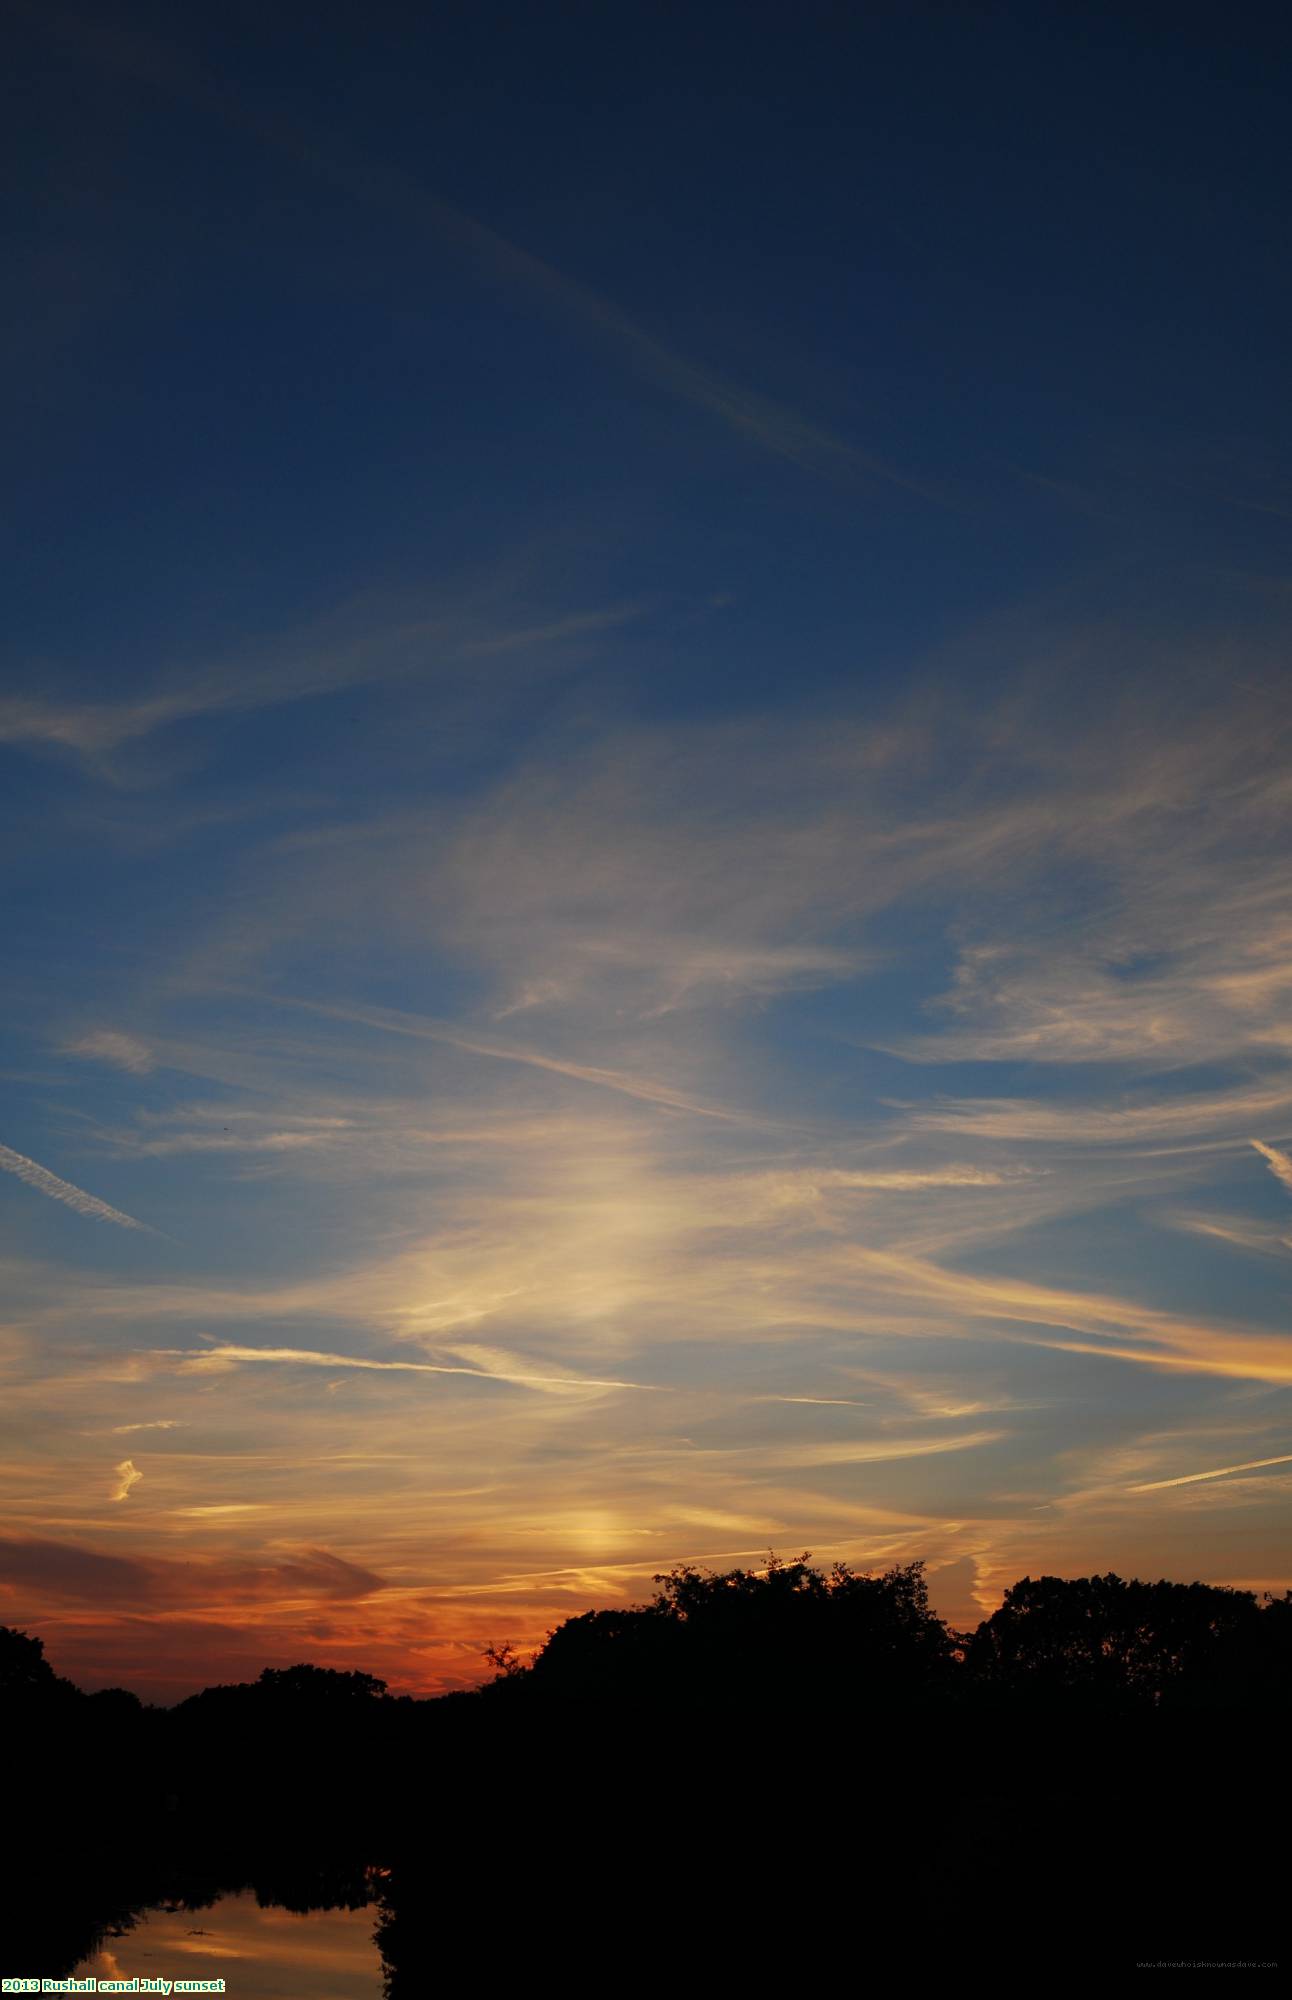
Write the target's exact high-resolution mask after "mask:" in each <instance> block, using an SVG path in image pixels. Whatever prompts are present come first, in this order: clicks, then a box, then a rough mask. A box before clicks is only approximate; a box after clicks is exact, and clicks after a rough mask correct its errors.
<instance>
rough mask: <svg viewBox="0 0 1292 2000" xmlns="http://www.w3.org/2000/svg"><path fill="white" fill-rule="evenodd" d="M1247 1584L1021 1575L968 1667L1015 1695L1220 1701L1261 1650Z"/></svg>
mask: <svg viewBox="0 0 1292 2000" xmlns="http://www.w3.org/2000/svg"><path fill="white" fill-rule="evenodd" d="M1268 1616H1269V1613H1268V1612H1267V1613H1262V1612H1261V1611H1260V1608H1259V1607H1258V1605H1257V1602H1256V1599H1255V1597H1254V1596H1253V1594H1252V1593H1251V1592H1250V1591H1246V1590H1230V1589H1225V1588H1221V1587H1219V1586H1216V1585H1212V1584H1204V1583H1188V1584H1185V1583H1167V1582H1158V1583H1143V1582H1140V1581H1138V1580H1134V1581H1130V1582H1127V1581H1125V1580H1124V1579H1123V1578H1121V1577H1119V1576H1114V1575H1112V1574H1109V1575H1107V1576H1085V1577H1068V1578H1065V1577H1057V1576H1043V1577H1038V1578H1036V1579H1035V1580H1033V1579H1032V1578H1031V1577H1024V1578H1023V1579H1022V1581H1021V1582H1020V1583H1016V1584H1015V1585H1014V1586H1013V1587H1012V1589H1010V1590H1008V1591H1007V1592H1006V1593H1005V1600H1004V1602H1003V1604H1002V1605H1001V1607H1000V1609H999V1611H997V1612H995V1613H994V1614H993V1615H992V1617H990V1618H989V1619H987V1620H986V1621H985V1622H984V1623H983V1624H982V1625H980V1626H979V1628H978V1630H977V1632H976V1633H975V1634H974V1636H973V1638H972V1640H971V1641H970V1643H969V1647H968V1651H967V1656H966V1664H967V1666H968V1670H969V1673H970V1676H971V1677H972V1679H973V1680H974V1681H975V1682H976V1683H977V1684H978V1685H979V1686H981V1687H983V1688H984V1689H988V1690H993V1691H995V1692H996V1693H998V1694H1000V1695H1007V1696H1008V1697H1009V1699H1010V1700H1011V1701H1019V1700H1022V1701H1026V1702H1028V1703H1030V1704H1037V1703H1042V1704H1053V1703H1054V1702H1056V1701H1064V1702H1067V1703H1073V1702H1076V1703H1079V1704H1081V1705H1085V1706H1093V1707H1098V1708H1105V1709H1114V1708H1125V1707H1131V1708H1135V1707H1156V1706H1158V1705H1160V1704H1161V1703H1163V1702H1179V1701H1181V1700H1187V1699H1189V1698H1193V1699H1199V1700H1207V1699H1219V1698H1222V1696H1223V1694H1224V1690H1225V1687H1226V1684H1227V1683H1231V1682H1234V1681H1235V1680H1237V1681H1244V1682H1245V1681H1246V1680H1247V1679H1248V1678H1249V1668H1250V1663H1251V1662H1252V1660H1253V1659H1254V1658H1255V1657H1256V1656H1257V1655H1258V1654H1259V1653H1260V1650H1261V1649H1260V1639H1261V1633H1260V1631H1259V1629H1258V1628H1260V1627H1261V1626H1262V1625H1263V1624H1264V1620H1265V1618H1267V1617H1268Z"/></svg>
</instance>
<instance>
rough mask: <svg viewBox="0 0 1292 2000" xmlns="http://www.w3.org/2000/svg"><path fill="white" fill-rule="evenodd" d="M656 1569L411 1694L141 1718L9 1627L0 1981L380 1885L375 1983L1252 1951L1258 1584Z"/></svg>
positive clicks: (1258, 1959)
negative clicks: (975, 1625) (620, 1595)
mask: <svg viewBox="0 0 1292 2000" xmlns="http://www.w3.org/2000/svg"><path fill="white" fill-rule="evenodd" d="M662 1581H663V1582H664V1585H665V1588H664V1589H663V1591H662V1592H661V1593H660V1597H659V1599H657V1600H656V1603H655V1604H654V1605H653V1606H648V1607H643V1608H642V1609H641V1611H640V1612H617V1613H590V1614H587V1615H586V1617H585V1618H584V1619H581V1620H570V1621H568V1623H567V1625H566V1626H563V1627H561V1628H559V1630H558V1632H557V1633H556V1634H554V1635H553V1638H552V1639H551V1640H550V1641H549V1643H548V1646H547V1647H546V1648H545V1649H544V1651H543V1652H542V1653H540V1655H539V1656H538V1659H537V1660H536V1661H535V1663H534V1665H533V1667H532V1668H531V1669H529V1670H525V1671H519V1672H518V1671H516V1670H515V1669H514V1667H513V1666H512V1663H511V1662H510V1661H509V1660H507V1659H506V1658H504V1659H503V1661H502V1662H501V1667H502V1671H501V1672H500V1677H499V1678H498V1679H497V1680H496V1681H495V1682H494V1683H493V1684H492V1685H490V1686H489V1687H487V1688H485V1689H483V1690H481V1692H480V1693H479V1694H476V1695H466V1696H449V1697H445V1698H442V1699H440V1700H431V1701H410V1700H394V1699H392V1698H391V1697H389V1696H387V1695H386V1694H385V1693H384V1692H383V1691H382V1689H381V1684H380V1683H379V1682H375V1681H372V1680H370V1679H369V1678H368V1677H367V1676H364V1675H359V1674H355V1675H334V1674H328V1673H324V1672H321V1671H320V1670H317V1669H309V1668H301V1669H294V1670H289V1671H288V1672H287V1673H285V1674H281V1675H276V1676H275V1675H266V1676H264V1677H262V1680H261V1681H260V1682H257V1683H255V1684H253V1685H251V1686H247V1687H240V1688H232V1689H213V1690H208V1691H207V1693H206V1694H205V1695H203V1696H199V1697H196V1698H195V1699H194V1701H192V1702H188V1703H185V1704H182V1705H181V1707H180V1708H178V1709H175V1710H171V1711H160V1710H147V1709H143V1708H141V1707H140V1706H139V1704H138V1703H136V1702H134V1700H133V1698H132V1697H129V1696H124V1695H118V1694H113V1695H111V1696H94V1697H86V1696H82V1695H79V1694H77V1693H76V1692H75V1691H74V1690H72V1691H70V1692H67V1691H65V1690H66V1684H62V1688H61V1690H60V1687H59V1685H58V1684H55V1685H52V1686H51V1683H52V1682H53V1676H52V1675H48V1669H44V1675H45V1676H48V1678H47V1679H46V1678H44V1677H43V1676H42V1674H41V1673H40V1672H37V1671H35V1670H34V1669H33V1670H32V1672H31V1673H30V1674H29V1675H28V1677H27V1681H26V1683H25V1684H23V1682H22V1679H21V1676H19V1675H16V1674H15V1672H14V1671H13V1663H14V1659H15V1649H14V1647H13V1646H11V1647H10V1649H9V1655H8V1657H9V1661H10V1669H11V1670H10V1672H9V1675H8V1678H7V1681H6V1683H5V1694H4V1717H3V1723H4V1753H5V1760H6V1765H5V1804H6V1808H7V1819H8V1827H7V1831H8V1833H9V1835H10V1842H11V1851H12V1853H13V1854H14V1857H15V1858H14V1862H13V1864H12V1866H11V1868H10V1871H9V1874H8V1877H7V1879H6V1882H5V1885H4V1904H5V1910H6V1920H5V1925H4V1931H3V1947H2V1949H0V1957H2V1958H3V1964H2V1965H0V1972H3V1974H4V1975H5V1976H6V1977H13V1976H15V1975H24V1974H26V1975H28V1976H30V1975H36V1974H41V1975H46V1976H48V1975H54V1974H60V1975H61V1974H66V1973H68V1972H70V1971H71V1970H72V1969H73V1967H74V1966H75V1965H76V1964H77V1962H78V1961H79V1960H80V1959H82V1958H83V1957H84V1956H86V1955H87V1954H88V1953H89V1952H90V1951H92V1950H93V1949H95V1948H96V1946H97V1945H98V1944H99V1943H101V1942H102V1941H103V1939H104V1938H105V1937H106V1936H110V1935H112V1934H113V1933H118V1934H119V1933H122V1932H124V1933H125V1934H126V1935H128V1931H129V1926H130V1923H131V1920H132V1917H133V1916H134V1915H136V1914H137V1913H138V1912H139V1911H140V1910H141V1909H143V1908H145V1907H148V1906H150V1905H156V1904H158V1903H161V1902H166V1901H174V1902H178V1903H182V1904H184V1905H186V1906H188V1907H193V1908H200V1907H202V1906H203V1905H204V1904H209V1903H211V1902H213V1901H215V1900H216V1899H217V1898H218V1897H219V1896H221V1895H223V1894H227V1893H229V1892H231V1891H233V1890H237V1889H240V1888H243V1887H246V1886H250V1887H252V1888H254V1890H255V1891H256V1893H257V1895H258V1896H259V1897H260V1899H261V1900H262V1901H264V1902H274V1903H279V1904H283V1905H285V1906H286V1907H288V1908H291V1909H309V1908H320V1907H337V1906H346V1907H351V1908H354V1907H359V1906H360V1905H362V1904H364V1903H365V1902H367V1901H368V1900H369V1899H370V1898H375V1899H376V1908H375V1910H374V1923H375V1924H376V1926H377V1936H378V1942H379V1945H380V1949H381V1953H382V1958H383V1963H384V1968H385V1975H386V1984H387V1992H388V1994H389V1996H390V2000H409V1996H412V1995H417V1996H419V2000H420V1996H423V1995H426V1994H429V1993H430V1992H431V1991H432V1988H433V1985H442V1984H443V1983H444V1982H445V1980H446V1979H450V1980H452V1982H453V1984H454V1985H455V1986H457V1985H459V1984H460V1983H461V1982H462V1981H464V1980H466V1981H469V1982H471V1983H473V1984H474V1983H485V1982H490V1983H492V1982H493V1981H495V1980H497V1979H500V1978H502V1979H515V1980H519V1979H521V1978H524V1979H526V1980H527V1981H529V1980H533V1979H542V1980H544V1981H553V1980H554V1981H555V1982H556V1983H557V1985H558V1986H559V1987H561V1988H567V1987H572V1988H575V1989H577V1990H583V1989H585V1988H589V1987H591V1986H593V1985H597V1986H601V1985H603V1984H612V1983H613V1984H614V1985H619V1984H621V1983H624V1982H627V1981H631V1982H632V1983H633V1984H634V1985H640V1984H644V1985H646V1986H647V1987H648V1988H651V1987H654V1986H656V1985H658V1986H659V1987H661V1988H669V1987H673V1986H674V1985H676V1984H677V1983H678V1982H680V1981H684V1982H686V1983H687V1984H690V1983H692V1982H697V1981H704V1982H706V1983H707V1982H709V1981H716V1982H725V1983H731V1982H734V1981H736V1980H740V1981H742V1982H743V1981H752V1980H757V1981H758V1982H759V1984H760V1986H769V1985H772V1986H779V1985H781V1984H782V1982H784V1983H786V1984H787V1985H788V1986H790V1987H791V1989H795V1990H797V1989H800V1988H807V1989H810V1988H813V1987H816V1986H817V1985H818V1984H819V1985H821V1986H825V1985H827V1984H829V1985H833V1984H834V1983H835V1981H836V1979H837V1978H838V1977H839V1976H840V1972H839V1961H840V1959H841V1958H842V1960H843V1966H842V1976H844V1977H847V1978H850V1979H855V1978H863V1977H865V1976H866V1975H867V1974H875V1973H884V1972H889V1971H891V1972H893V1973H894V1974H896V1975H898V1976H902V1975H911V1976H917V1977H918V1976H921V1975H924V1974H929V1975H931V1974H936V1975H940V1976H943V1977H945V1976H948V1975H951V1976H955V1975H958V1974H967V1973H969V1972H977V1973H981V1974H985V1975H988V1976H991V1975H993V1974H995V1975H1000V1974H1004V1975H1005V1976H1006V1977H1008V1978H1009V1979H1010V1980H1011V1981H1014V1980H1023V1981H1027V1982H1028V1983H1029V1984H1030V1983H1031V1982H1032V1981H1033V1980H1035V1981H1037V1982H1045V1981H1048V1980H1050V1979H1052V1978H1054V1977H1055V1976H1057V1977H1058V1978H1060V1979H1066V1978H1067V1977H1069V1976H1071V1975H1073V1974H1079V1973H1082V1972H1087V1973H1095V1974H1107V1973H1109V1972H1117V1971H1121V1970H1125V1971H1127V1972H1131V1971H1134V1970H1135V1968H1136V1966H1137V1965H1140V1964H1145V1963H1152V1962H1154V1961H1160V1960H1169V1961H1181V1960H1185V1961H1203V1960H1213V1961H1215V1960H1222V1961H1229V1962H1233V1961H1242V1962H1245V1963H1246V1964H1249V1965H1256V1966H1266V1967H1269V1968H1271V1969H1272V1967H1273V1964H1274V1963H1275V1962H1276V1961H1278V1959H1279V1958H1280V1953H1281V1946H1282V1943H1283V1936H1284V1932H1285V1930H1286V1927H1287V1918H1286V1914H1285V1906H1286V1902H1287V1897H1286V1848H1287V1831H1286V1827H1287V1807H1286V1803H1285V1777H1284V1773H1285V1770H1286V1761H1287V1747H1288V1744H1287V1738H1288V1720H1289V1704H1288V1699H1287V1689H1288V1654H1287V1643H1288V1634H1289V1618H1288V1615H1287V1605H1286V1601H1281V1602H1280V1603H1278V1604H1274V1605H1268V1604H1267V1605H1266V1606H1264V1607H1259V1606H1256V1605H1255V1603H1254V1600H1248V1604H1249V1605H1250V1607H1251V1608H1250V1610H1248V1609H1247V1608H1245V1607H1244V1605H1243V1604H1242V1603H1241V1602H1239V1601H1238V1600H1240V1599H1243V1598H1244V1596H1245V1594H1244V1593H1235V1592H1218V1593H1211V1592H1205V1591H1203V1590H1202V1587H1201V1586H1190V1587H1188V1590H1187V1591H1186V1590H1185V1588H1184V1587H1183V1586H1177V1585H1151V1586H1135V1585H1124V1584H1121V1583H1119V1582H1118V1580H1117V1579H1106V1578H1105V1579H1085V1580H1081V1581H1080V1582H1079V1583H1075V1584H1072V1583H1065V1584H1059V1583H1057V1581H1056V1580H1053V1579H1045V1580H1042V1583H1041V1584H1026V1585H1019V1586H1017V1587H1016V1590H1015V1592H1012V1593H1011V1594H1010V1598H1009V1599H1007V1601H1006V1606H1005V1607H1004V1608H1003V1610H1002V1612H1000V1613H997V1614H996V1620H995V1621H987V1624H986V1625H985V1626H984V1627H980V1628H979V1632H978V1633H977V1634H975V1635H972V1637H969V1636H965V1635H961V1636H957V1635H951V1634H947V1633H946V1631H945V1628H944V1627H942V1626H941V1625H940V1624H939V1622H938V1621H937V1620H936V1619H933V1618H931V1616H930V1614H929V1613H928V1610H927V1603H926V1601H925V1600H924V1597H923V1584H922V1578H921V1576H920V1574H919V1571H918V1568H917V1567H914V1566H913V1567H912V1568H910V1569H908V1570H905V1571H900V1572H891V1573H890V1574H889V1576H888V1577H886V1578H865V1579H855V1578H850V1577H848V1576H847V1574H846V1573H844V1574H843V1575H842V1577H841V1576H840V1574H839V1573H835V1574H834V1575H833V1576H832V1577H831V1578H822V1577H820V1576H819V1575H818V1573H817V1572H815V1571H812V1570H810V1569H808V1568H807V1566H806V1565H805V1564H792V1565H788V1566H777V1567H775V1568H773V1570H772V1572H771V1573H770V1575H759V1576H756V1577H755V1576H752V1575H750V1574H749V1573H741V1572H733V1573H732V1575H731V1576H730V1577H727V1578H712V1579H708V1578H696V1577H692V1576H690V1575H689V1573H677V1574H676V1575H675V1576H674V1577H673V1578H671V1579H665V1580H662ZM1114 1586H1115V1587H1114ZM1136 1591H1139V1592H1140V1593H1141V1595H1140V1596H1138V1597H1136V1596H1134V1595H1133V1593H1134V1592H1136ZM1176 1592H1181V1593H1183V1594H1182V1595H1180V1596H1178V1597H1173V1596H1172V1595H1171V1593H1176ZM1143 1593H1147V1595H1144V1594H1143ZM1154 1593H1157V1595H1156V1597H1155V1596H1154V1595H1153V1594H1154ZM1163 1593H1165V1595H1163ZM634 1620H636V1621H637V1622H636V1623H634ZM993 1626H994V1630H993V1629H992V1628H993ZM563 1635H564V1636H563ZM10 1636H11V1638H16V1635H10ZM26 1644H27V1645H28V1647H30V1646H31V1644H32V1642H30V1641H27V1642H26ZM18 1651H19V1653H20V1652H21V1649H20V1648H19V1649H18ZM21 1657H22V1658H24V1659H25V1660H26V1661H27V1663H28V1665H29V1666H30V1664H31V1660H32V1655H31V1654H30V1652H29V1653H27V1654H25V1655H21ZM36 1658H37V1661H38V1664H39V1665H40V1666H41V1667H43V1662H39V1649H38V1648H37V1649H36ZM509 1669H510V1670H509ZM1283 1956H1284V1958H1285V1959H1286V1954H1285V1953H1284V1954H1283ZM230 1978H231V1984H230V1992H231V1993H236V1980H235V1978H234V1976H233V1969H232V1968H231V1972H230Z"/></svg>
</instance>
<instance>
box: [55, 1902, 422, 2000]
mask: <svg viewBox="0 0 1292 2000" xmlns="http://www.w3.org/2000/svg"><path fill="white" fill-rule="evenodd" d="M376 1916H377V1913H376V1910H375V1909H374V1907H373V1906H372V1905H369V1906H368V1907H367V1908H366V1909H358V1910H311V1911H309V1912H308V1913H307V1914H306V1915H299V1914H297V1913H296V1912H295V1911H293V1910H284V1909H281V1908H277V1907H274V1906H270V1907H267V1908H264V1909H262V1908H261V1906H260V1905H259V1904H258V1903H257V1901H256V1898H255V1895H254V1893H253V1891H252V1890H250V1889H244V1890H243V1891H242V1892H241V1893H240V1894H238V1895H234V1896H222V1897H221V1898H220V1899H219V1901H218V1902H215V1903H212V1904H211V1905H210V1907H209V1908H207V1909H199V1910H181V1909H173V1908H160V1909H151V1910H145V1911H144V1912H143V1913H142V1914H141V1915H140V1916H139V1917H138V1918H137V1919H136V1920H135V1923H134V1926H133V1928H132V1929H130V1930H128V1931H126V1932H125V1933H124V1935H122V1936H119V1937H109V1938H107V1939H105V1940H104V1942H103V1943H102V1944H101V1945H100V1947H99V1949H98V1950H97V1951H94V1952H92V1953H91V1954H90V1956H89V1957H88V1958H85V1959H82V1960H81V1962H80V1964H79V1965H78V1966H77V1968H76V1974H77V1977H78V1978H80V1979H84V1978H86V1977H87V1976H88V1975H89V1974H91V1973H93V1974H94V1975H95V1976H96V1977H97V1978H99V1979H121V1978H124V1979H133V1978H134V1977H135V1976H136V1975H138V1977H139V1978H140V1979H143V1978H144V1977H149V1978H153V1979H155V1978H157V1977H158V1976H159V1975H162V1976H164V1977H166V1978H167V1979H176V1978H184V1979H223V1980H224V1982H225V1988H226V1992H227V1994H228V1995H229V2000H381V1995H382V1990H383V1988H382V1968H381V1957H380V1954H379V1953H378V1951H377V1947H376V1945H375V1944H374V1943H373V1936H372V1933H373V1926H374V1924H375V1922H376Z"/></svg>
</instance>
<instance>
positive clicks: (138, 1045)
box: [63, 1028, 154, 1076]
mask: <svg viewBox="0 0 1292 2000" xmlns="http://www.w3.org/2000/svg"><path fill="white" fill-rule="evenodd" d="M63 1052H64V1054H65V1055H70V1056H83V1057H84V1058H85V1060H86V1061H87V1062H105V1063H111V1064H113V1065H114V1066H115V1067H116V1068H117V1069H124V1070H129V1071H130V1073H131V1074H132V1075H133V1076H146V1075H147V1074H148V1072H149V1070H151V1069H152V1068H153V1067H154V1063H153V1058H152V1054H151V1052H150V1050H149V1048H148V1045H147V1043H146V1042H141V1041H140V1040H139V1039H138V1037H137V1036H135V1035H123V1034H120V1033H118V1032H117V1031H116V1030H115V1029H112V1028H96V1029H93V1030H91V1031H90V1032H89V1033H87V1034H84V1035H78V1036H77V1037H76V1038H75V1040H73V1041H70V1042H65V1043H64V1044H63Z"/></svg>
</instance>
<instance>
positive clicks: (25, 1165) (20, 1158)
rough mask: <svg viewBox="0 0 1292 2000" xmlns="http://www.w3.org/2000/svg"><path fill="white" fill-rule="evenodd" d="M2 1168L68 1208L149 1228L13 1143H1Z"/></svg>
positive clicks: (128, 1225)
mask: <svg viewBox="0 0 1292 2000" xmlns="http://www.w3.org/2000/svg"><path fill="white" fill-rule="evenodd" d="M0 1168H3V1169H4V1171H5V1173H7V1174H17V1176H18V1179H19V1180H20V1181H26V1183H27V1185H28V1187H34V1188H35V1189H36V1190H37V1191H38V1193H40V1194H47V1195H48V1196H49V1198H50V1200H51V1201H61V1202H64V1203H65V1204H66V1206H67V1207H68V1208H74V1209H75V1210H76V1212H77V1214H78V1215H92V1216H95V1217H97V1218H98V1220H99V1221H100V1222H115V1223H116V1224H117V1226H118V1228H120V1229H144V1230H146V1229H147V1228H148V1224H147V1223H146V1222H136V1221H135V1218H134V1216H133V1215H123V1214H122V1213H121V1210H120V1209H119V1208H110V1207H109V1206H108V1203H107V1202H106V1201H100V1200H99V1197H98V1196H97V1195H96V1194H87V1193H86V1192H85V1189H84V1188H79V1187H73V1185H72V1183H71V1181H61V1180H60V1179H59V1178H58V1175H57V1174H51V1173H50V1171H49V1168H48V1167H42V1166H41V1165H40V1164H39V1162H38V1161H36V1160H29V1159H28V1158H27V1155H26V1154H25V1153H15V1152H14V1151H13V1149H12V1147H10V1146H0ZM150 1233H151V1232H150Z"/></svg>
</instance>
